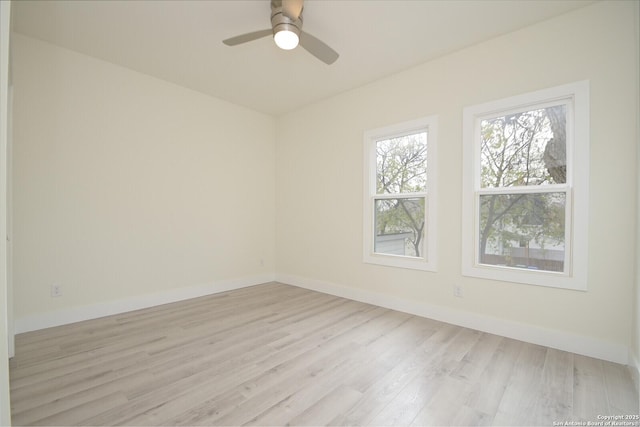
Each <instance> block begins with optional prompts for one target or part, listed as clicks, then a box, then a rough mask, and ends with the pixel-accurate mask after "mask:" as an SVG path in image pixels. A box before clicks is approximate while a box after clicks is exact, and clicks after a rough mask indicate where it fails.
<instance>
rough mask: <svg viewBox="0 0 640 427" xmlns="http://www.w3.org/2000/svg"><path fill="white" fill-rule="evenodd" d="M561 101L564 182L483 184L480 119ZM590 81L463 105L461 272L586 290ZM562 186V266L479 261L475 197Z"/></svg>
mask: <svg viewBox="0 0 640 427" xmlns="http://www.w3.org/2000/svg"><path fill="white" fill-rule="evenodd" d="M560 104H565V105H566V106H567V108H566V114H567V117H566V123H567V141H566V158H567V165H566V167H567V179H566V183H564V184H544V185H531V186H514V187H493V188H487V187H482V185H481V179H480V171H481V149H482V148H481V141H480V123H481V121H482V120H483V119H487V118H495V117H500V116H501V115H504V114H509V113H513V112H521V111H531V110H534V109H537V108H545V107H549V106H555V105H560ZM589 133H590V131H589V82H588V81H586V80H585V81H580V82H575V83H569V84H566V85H562V86H556V87H552V88H548V89H543V90H539V91H535V92H531V93H526V94H522V95H518V96H513V97H509V98H504V99H500V100H496V101H491V102H487V103H483V104H478V105H474V106H469V107H466V108H464V110H463V192H462V195H463V200H462V209H463V211H462V274H463V276H470V277H477V278H483V279H493V280H500V281H507V282H513V283H522V284H529V285H538V286H547V287H554V288H563V289H573V290H582V291H586V290H587V269H588V259H587V258H588V245H587V243H588V210H589V209H588V208H589V147H590V140H589ZM554 192H564V193H565V194H566V198H565V242H564V243H565V260H564V263H565V264H564V271H563V272H554V271H544V270H528V269H523V268H517V267H508V266H496V265H491V264H482V263H480V254H479V252H480V251H479V249H480V247H479V246H480V245H479V243H480V242H479V240H480V229H479V225H480V197H481V196H482V195H486V194H539V193H554Z"/></svg>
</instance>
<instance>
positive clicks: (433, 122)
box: [363, 115, 438, 271]
mask: <svg viewBox="0 0 640 427" xmlns="http://www.w3.org/2000/svg"><path fill="white" fill-rule="evenodd" d="M423 130H426V131H427V191H426V192H424V193H403V197H404V196H418V197H425V216H426V218H425V224H426V233H425V240H424V249H425V252H426V254H425V258H422V257H420V258H417V257H408V256H401V255H391V254H381V253H375V252H374V235H375V220H374V218H375V203H374V200H375V199H381V198H386V197H388V198H396V197H397V195H391V194H389V195H387V194H376V150H375V147H376V143H377V141H379V140H381V139H385V138H389V137H394V136H400V135H402V134H411V133H416V132H420V131H423ZM437 140H438V127H437V116H435V115H434V116H429V117H423V118H420V119H416V120H411V121H407V122H403V123H398V124H395V125H391V126H386V127H382V128H378V129H372V130H369V131H367V132H365V133H364V157H363V159H364V168H363V169H364V191H363V193H364V200H363V206H364V221H363V224H364V227H363V236H364V239H363V240H364V243H363V247H364V258H363V261H364V262H365V263H369V264H378V265H384V266H390V267H399V268H409V269H415V270H425V271H436V267H437V254H436V242H437V233H436V231H437V230H436V220H437V215H436V206H437V182H436V177H437V171H436V164H437Z"/></svg>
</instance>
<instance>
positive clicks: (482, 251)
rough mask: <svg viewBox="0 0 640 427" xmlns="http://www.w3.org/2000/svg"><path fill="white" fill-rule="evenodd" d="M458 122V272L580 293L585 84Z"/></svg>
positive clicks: (488, 107)
mask: <svg viewBox="0 0 640 427" xmlns="http://www.w3.org/2000/svg"><path fill="white" fill-rule="evenodd" d="M463 118H464V148H465V150H464V165H465V167H464V172H463V174H464V191H463V193H464V198H463V239H464V240H463V274H465V275H468V276H474V277H483V278H490V279H495V280H506V281H511V282H521V283H528V284H536V285H543V286H552V287H563V288H569V289H586V268H587V265H586V264H587V245H586V242H587V230H588V222H587V214H588V213H587V209H588V159H589V155H588V153H589V131H588V82H579V83H573V84H569V85H565V86H560V87H556V88H551V89H546V90H542V91H538V92H534V93H531V94H525V95H521V96H516V97H512V98H508V99H504V100H499V101H494V102H489V103H486V104H482V105H478V106H474V107H467V108H465V110H464V117H463ZM576 147H577V148H576Z"/></svg>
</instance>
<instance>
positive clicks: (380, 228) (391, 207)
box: [374, 197, 425, 257]
mask: <svg viewBox="0 0 640 427" xmlns="http://www.w3.org/2000/svg"><path fill="white" fill-rule="evenodd" d="M424 205H425V204H424V198H423V197H420V198H404V199H378V200H376V201H375V209H376V211H375V212H376V217H375V227H376V236H375V243H374V251H375V252H376V253H382V254H390V255H404V256H412V257H424V250H423V248H424V224H425V222H424V216H425V215H424Z"/></svg>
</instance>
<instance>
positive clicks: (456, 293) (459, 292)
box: [453, 285, 463, 298]
mask: <svg viewBox="0 0 640 427" xmlns="http://www.w3.org/2000/svg"><path fill="white" fill-rule="evenodd" d="M453 296H455V297H458V298H462V297H463V295H462V286H460V285H456V286H454V287H453Z"/></svg>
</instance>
